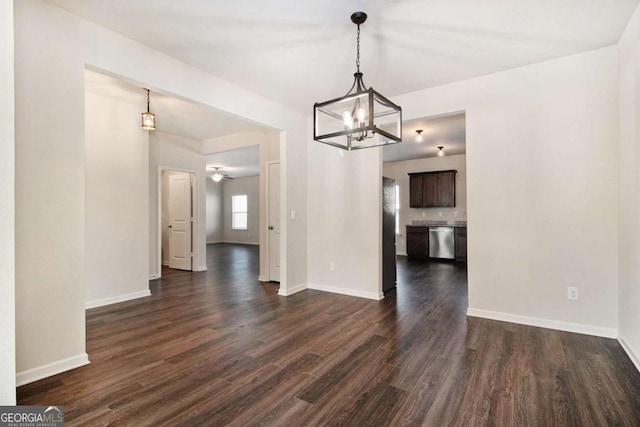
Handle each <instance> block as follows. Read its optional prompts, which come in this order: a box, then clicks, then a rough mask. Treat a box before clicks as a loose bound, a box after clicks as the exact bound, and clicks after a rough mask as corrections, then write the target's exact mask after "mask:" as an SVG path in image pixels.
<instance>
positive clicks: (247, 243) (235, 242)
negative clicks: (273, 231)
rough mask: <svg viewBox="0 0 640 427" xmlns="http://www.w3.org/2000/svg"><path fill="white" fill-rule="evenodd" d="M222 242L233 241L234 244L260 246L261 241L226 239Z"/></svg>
mask: <svg viewBox="0 0 640 427" xmlns="http://www.w3.org/2000/svg"><path fill="white" fill-rule="evenodd" d="M220 243H233V244H234V245H253V246H260V242H239V241H237V240H224V241H222V242H220Z"/></svg>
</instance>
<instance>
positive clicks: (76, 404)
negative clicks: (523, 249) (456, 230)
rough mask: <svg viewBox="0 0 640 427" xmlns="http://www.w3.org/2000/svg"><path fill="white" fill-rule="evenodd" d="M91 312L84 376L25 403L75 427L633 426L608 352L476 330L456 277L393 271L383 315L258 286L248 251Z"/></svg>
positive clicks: (406, 266) (629, 381)
mask: <svg viewBox="0 0 640 427" xmlns="http://www.w3.org/2000/svg"><path fill="white" fill-rule="evenodd" d="M207 251H208V252H207V257H208V263H207V265H208V268H209V270H208V271H206V272H200V273H191V272H181V271H174V270H168V269H167V270H164V271H163V275H164V277H163V278H162V279H160V280H156V281H153V282H151V289H152V293H153V295H152V296H151V297H148V298H143V299H139V300H135V301H130V302H126V303H121V304H114V305H111V306H108V307H102V308H98V309H93V310H88V311H87V351H88V353H89V357H90V359H91V364H90V365H88V366H85V367H82V368H78V369H75V370H73V371H70V372H66V373H63V374H60V375H56V376H54V377H51V378H48V379H44V380H41V381H38V382H35V383H32V384H28V385H25V386H22V387H20V388H19V389H18V400H19V403H20V404H22V405H53V404H58V405H65V418H66V421H67V425H68V426H99V425H131V426H160V425H167V426H176V425H189V426H200V425H202V426H224V425H233V426H254V425H263V426H321V425H335V426H337V425H342V426H387V425H389V426H405V425H407V426H419V425H425V426H438V427H443V426H482V425H495V426H513V425H523V426H615V425H620V426H638V425H640V374H639V373H638V371H636V369H635V368H634V366H633V365H632V363H631V361H630V360H629V358H628V357H627V356H626V354H625V353H624V352H623V350H622V348H621V347H620V345H619V344H618V343H617V341H615V340H611V339H603V338H596V337H592V336H586V335H578V334H571V333H566V332H559V331H554V330H549V329H541V328H534V327H528V326H522V325H516V324H510V323H503V322H496V321H490V320H484V319H478V318H467V317H466V316H465V309H466V307H467V291H466V273H465V269H464V267H463V266H462V265H459V264H452V263H429V262H426V261H412V260H407V259H406V258H404V257H400V258H399V263H398V288H397V291H392V292H391V293H390V294H389V295H387V297H386V298H385V299H384V300H382V301H370V300H365V299H360V298H354V297H348V296H342V295H335V294H329V293H323V292H319V291H312V290H306V291H303V292H300V293H297V294H295V295H293V296H290V297H279V296H277V287H278V285H277V284H274V283H264V284H260V283H259V282H257V281H256V278H257V277H258V271H257V265H258V250H257V247H255V246H240V245H226V244H221V245H209V247H208V249H207Z"/></svg>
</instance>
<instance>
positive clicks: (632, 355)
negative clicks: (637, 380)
mask: <svg viewBox="0 0 640 427" xmlns="http://www.w3.org/2000/svg"><path fill="white" fill-rule="evenodd" d="M618 342H619V343H620V345H621V346H622V348H623V349H624V351H625V352H626V353H627V355H628V356H629V359H631V361H632V362H633V364H634V365H635V366H636V369H637V370H638V372H640V358H639V357H638V356H637V355H636V354H635V353H634V352H633V350H631V347H629V344H627V342H626V341H625V339H624V338H622V337H618Z"/></svg>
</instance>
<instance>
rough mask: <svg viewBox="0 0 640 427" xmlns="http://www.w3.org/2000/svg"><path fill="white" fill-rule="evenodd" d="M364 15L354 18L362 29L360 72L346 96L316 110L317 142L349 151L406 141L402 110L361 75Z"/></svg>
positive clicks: (358, 59)
mask: <svg viewBox="0 0 640 427" xmlns="http://www.w3.org/2000/svg"><path fill="white" fill-rule="evenodd" d="M366 20H367V14H366V13H364V12H355V13H354V14H352V15H351V22H353V23H354V24H356V25H357V26H358V31H357V39H356V47H357V48H356V72H355V73H354V75H353V77H354V81H353V85H352V86H351V89H349V91H348V92H347V94H346V95H344V96H342V97H340V98H336V99H332V100H330V101H325V102H317V103H316V104H315V105H314V107H313V139H315V140H316V141H318V142H322V143H324V144H328V145H332V146H334V147H338V148H342V149H345V150H348V151H351V150H359V149H362V148H369V147H379V146H382V145H388V144H395V143H397V142H400V141H401V140H402V108H401V107H400V106H398V105H396V104H394V103H393V102H391V101H389V100H388V99H387V98H385V97H384V96H382V95H381V94H380V93H378V92H376V91H375V90H373V88H367V87H366V86H365V84H364V81H363V80H362V73H361V72H360V25H361V24H364V22H365V21H366Z"/></svg>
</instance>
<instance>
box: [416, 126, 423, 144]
mask: <svg viewBox="0 0 640 427" xmlns="http://www.w3.org/2000/svg"><path fill="white" fill-rule="evenodd" d="M423 141H424V138H423V137H422V129H418V130H417V131H416V143H417V144H420V143H421V142H423Z"/></svg>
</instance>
